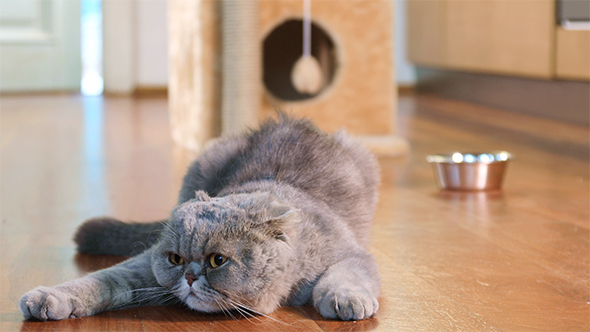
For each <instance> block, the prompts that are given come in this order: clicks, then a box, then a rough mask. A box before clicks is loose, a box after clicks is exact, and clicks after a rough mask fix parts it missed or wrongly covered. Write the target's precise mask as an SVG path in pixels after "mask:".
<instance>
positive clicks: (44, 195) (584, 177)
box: [0, 96, 590, 331]
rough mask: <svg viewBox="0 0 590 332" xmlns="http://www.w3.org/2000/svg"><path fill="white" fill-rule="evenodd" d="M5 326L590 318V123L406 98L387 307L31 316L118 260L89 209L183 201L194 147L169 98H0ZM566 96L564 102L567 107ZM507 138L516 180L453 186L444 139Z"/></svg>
mask: <svg viewBox="0 0 590 332" xmlns="http://www.w3.org/2000/svg"><path fill="white" fill-rule="evenodd" d="M0 107H1V138H2V139H1V172H2V173H1V239H0V248H1V265H0V269H1V273H0V306H1V311H0V330H1V331H74V330H75V331H78V330H85V331H104V330H109V331H184V330H186V331H189V330H190V331H205V330H206V331H241V330H249V331H308V330H309V331H321V330H323V331H363V330H367V331H368V330H383V331H588V330H589V329H590V322H589V321H590V277H589V276H590V247H589V240H590V233H589V204H590V198H589V192H590V186H589V163H588V158H589V146H588V145H589V144H588V142H589V132H588V128H584V127H578V126H574V125H568V124H563V123H558V122H554V121H549V120H543V119H538V118H532V117H528V116H523V115H516V114H512V113H507V112H503V111H501V110H497V109H490V108H485V107H480V106H475V105H471V104H466V103H461V102H455V101H449V100H444V99H437V98H434V97H428V96H417V97H416V96H405V97H401V98H400V101H399V113H400V114H399V117H400V129H399V130H400V133H401V135H403V136H404V137H407V138H408V140H409V141H410V143H411V146H412V151H411V154H410V155H409V156H408V157H406V158H402V159H393V158H389V159H388V158H383V159H381V166H382V174H383V185H382V188H381V194H380V203H379V206H378V210H377V213H376V216H375V224H374V227H373V238H372V250H373V252H374V254H375V256H376V257H377V260H378V262H379V264H380V268H381V277H382V280H383V287H382V297H381V299H380V303H381V308H380V311H379V313H378V315H377V316H376V317H375V318H373V319H370V320H366V321H360V322H336V321H329V320H324V319H322V318H321V317H320V316H319V315H318V314H317V313H315V311H314V310H313V308H311V307H294V308H282V309H280V310H278V311H277V312H276V313H275V314H273V316H272V317H273V318H274V320H276V321H278V322H276V321H274V320H271V319H268V318H262V319H260V320H253V321H247V320H245V319H239V320H233V319H232V318H231V317H224V316H220V315H202V314H199V313H196V312H193V311H189V310H187V309H185V308H183V307H167V308H161V307H142V308H132V309H127V310H122V311H113V312H106V313H103V314H99V315H97V316H94V317H87V318H81V319H71V320H66V321H59V322H46V323H42V322H35V321H23V316H22V314H21V312H20V310H19V309H18V301H19V299H20V297H21V295H22V294H23V293H25V292H26V291H27V290H29V289H31V288H33V287H35V286H38V285H47V286H49V285H54V284H57V283H61V282H63V281H67V280H70V279H72V278H76V277H78V276H81V275H84V274H86V273H88V272H89V271H93V270H96V269H99V268H102V267H106V266H109V265H111V264H114V263H115V262H117V261H118V259H117V258H115V257H97V256H87V255H79V254H76V252H75V248H74V244H73V242H72V240H71V237H72V234H73V232H74V230H75V229H76V227H77V226H78V225H79V224H80V223H81V222H82V221H83V220H84V219H86V218H89V217H93V216H97V215H105V214H108V215H113V216H116V217H119V218H122V219H127V220H155V219H159V218H164V217H166V216H167V215H168V213H169V211H170V209H171V208H172V206H173V204H174V202H175V201H176V194H177V192H178V190H179V187H180V180H181V177H182V175H183V173H184V170H185V168H186V166H187V164H188V162H189V161H190V160H191V158H192V157H193V156H191V154H190V153H187V152H185V151H182V150H181V149H180V148H178V147H175V146H174V145H173V143H172V142H171V139H170V136H169V130H168V122H167V114H166V108H167V106H166V101H165V100H164V99H135V100H134V99H129V98H107V99H104V100H103V99H100V98H82V97H77V96H74V97H72V96H16V97H15V96H4V97H2V98H1V104H0ZM555 111H556V112H559V111H560V110H555ZM488 149H505V150H508V151H510V152H512V153H513V154H514V155H515V156H516V160H515V161H514V162H512V163H511V164H510V166H509V169H508V174H507V178H506V181H505V187H504V190H503V192H499V193H452V192H446V193H444V192H439V191H438V189H437V188H436V186H435V182H434V175H433V171H432V169H431V168H430V165H429V164H427V163H426V161H425V156H426V155H427V154H429V153H436V152H445V151H454V150H460V151H484V150H488Z"/></svg>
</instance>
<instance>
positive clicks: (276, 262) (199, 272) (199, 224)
mask: <svg viewBox="0 0 590 332" xmlns="http://www.w3.org/2000/svg"><path fill="white" fill-rule="evenodd" d="M298 223H299V212H298V211H297V210H295V209H293V208H291V207H290V206H288V205H286V204H284V203H281V202H279V201H277V200H276V199H275V198H274V197H272V196H271V195H270V194H268V193H258V192H257V193H249V194H236V195H229V196H225V197H219V198H217V197H214V198H210V197H208V196H207V194H205V193H204V192H197V194H196V198H195V199H193V200H191V201H188V202H186V203H183V204H181V205H179V206H177V207H176V208H175V209H174V211H173V212H172V218H171V222H170V223H169V224H168V225H169V227H166V228H165V230H164V231H163V232H162V237H161V240H160V242H159V243H158V244H157V245H156V247H155V250H154V252H153V257H152V269H153V272H154V274H155V276H156V278H157V280H158V282H159V283H160V284H161V285H162V286H164V287H166V288H168V289H169V290H171V291H172V292H173V293H174V294H175V295H176V296H177V297H178V298H180V300H182V301H183V302H184V303H186V304H187V305H188V306H189V307H191V308H193V309H196V310H199V311H204V312H217V311H222V310H226V309H234V308H236V307H242V308H249V309H250V310H251V311H258V312H262V313H268V312H271V311H273V310H274V309H275V308H276V307H277V306H278V305H279V302H280V301H281V300H282V299H283V298H284V297H286V296H287V295H288V293H289V288H290V285H291V281H290V280H289V279H290V276H289V275H288V271H289V265H290V264H291V263H292V261H293V255H294V252H293V245H294V241H296V240H297V239H296V237H297V230H296V229H297V225H298Z"/></svg>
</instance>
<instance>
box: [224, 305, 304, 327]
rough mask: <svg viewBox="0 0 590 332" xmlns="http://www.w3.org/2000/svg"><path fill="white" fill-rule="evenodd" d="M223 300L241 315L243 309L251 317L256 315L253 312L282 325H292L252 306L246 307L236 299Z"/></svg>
mask: <svg viewBox="0 0 590 332" xmlns="http://www.w3.org/2000/svg"><path fill="white" fill-rule="evenodd" d="M225 301H227V302H228V303H229V304H231V305H232V307H234V308H235V309H236V310H237V311H238V312H240V313H241V314H242V315H244V313H243V312H242V311H244V312H247V313H248V314H249V315H251V317H253V318H254V317H256V316H255V315H252V313H254V314H256V315H258V316H262V317H266V318H268V319H270V320H272V321H274V322H276V323H279V324H283V325H288V326H293V325H292V324H288V323H285V322H282V321H280V320H278V319H276V318H273V317H271V316H269V315H266V314H264V313H262V312H259V311H256V310H254V309H252V308H250V307H248V306H246V305H244V304H242V303H240V302H238V301H235V300H232V299H230V298H226V299H225ZM244 317H245V316H244ZM256 318H258V317H256ZM258 319H259V320H260V318H258Z"/></svg>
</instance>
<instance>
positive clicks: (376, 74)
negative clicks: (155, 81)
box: [169, 0, 408, 155]
mask: <svg viewBox="0 0 590 332" xmlns="http://www.w3.org/2000/svg"><path fill="white" fill-rule="evenodd" d="M392 14H393V13H392V3H391V1H390V0H361V1H359V0H334V1H329V0H322V1H312V2H311V30H310V36H311V55H312V56H313V57H314V60H317V63H319V68H320V75H321V80H322V84H321V88H319V91H318V92H314V93H306V92H301V90H298V89H297V87H296V86H295V85H294V84H293V80H292V76H293V66H294V64H295V63H296V62H297V60H298V59H300V58H301V56H302V52H303V22H302V21H303V0H263V1H258V0H250V1H228V0H224V1H216V0H171V1H169V22H170V23H169V24H170V30H169V32H170V61H171V63H170V68H171V70H170V71H171V72H170V88H169V98H170V121H171V126H172V133H173V137H174V139H175V141H176V142H178V143H180V144H181V145H183V146H185V147H186V148H189V149H192V150H199V149H201V148H202V147H203V145H204V144H205V143H206V142H207V141H208V140H209V139H211V138H214V137H217V136H219V135H220V134H221V133H222V132H223V133H224V134H225V133H235V132H238V131H239V130H242V129H243V128H245V127H248V126H255V125H256V123H257V122H258V121H259V120H260V119H262V118H265V117H267V116H273V115H274V114H275V109H277V108H278V109H283V110H285V111H287V112H289V113H292V114H295V115H298V116H305V117H308V118H311V119H313V120H314V122H315V123H316V124H317V125H318V126H319V127H320V128H322V129H323V130H325V131H328V132H333V131H336V130H338V129H340V128H345V129H346V130H347V131H348V132H349V133H351V134H352V135H354V136H357V137H359V138H360V139H361V140H362V141H364V142H365V144H366V145H367V146H368V147H369V148H371V149H372V150H374V151H375V152H376V153H379V154H388V155H401V154H405V153H407V150H408V145H407V142H406V141H405V140H403V139H401V138H399V137H398V136H396V135H395V124H396V98H397V96H396V87H395V84H394V76H393V74H394V69H393V68H394V67H393V54H392Z"/></svg>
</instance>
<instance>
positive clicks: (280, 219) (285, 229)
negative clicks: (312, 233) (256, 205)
mask: <svg viewBox="0 0 590 332" xmlns="http://www.w3.org/2000/svg"><path fill="white" fill-rule="evenodd" d="M300 221H301V216H300V211H299V210H297V209H295V208H293V207H291V206H289V205H286V204H285V203H281V202H278V201H275V200H273V201H271V202H270V203H269V205H268V218H267V219H266V221H265V223H266V225H267V229H268V230H269V232H270V233H271V234H272V235H273V236H274V237H275V238H276V239H278V240H282V241H285V242H289V236H287V234H290V233H292V232H291V230H292V229H293V228H294V227H295V226H296V225H297V224H299V222H300Z"/></svg>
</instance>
